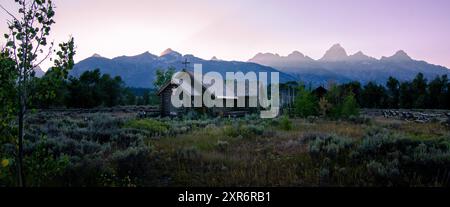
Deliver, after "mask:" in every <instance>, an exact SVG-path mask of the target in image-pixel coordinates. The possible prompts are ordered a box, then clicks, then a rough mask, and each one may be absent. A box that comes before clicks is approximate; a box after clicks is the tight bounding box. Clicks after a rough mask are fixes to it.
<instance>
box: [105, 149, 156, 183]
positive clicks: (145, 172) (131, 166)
mask: <svg viewBox="0 0 450 207" xmlns="http://www.w3.org/2000/svg"><path fill="white" fill-rule="evenodd" d="M150 153H151V151H150V149H149V148H148V147H131V148H128V149H126V150H124V151H117V152H115V153H114V154H113V155H112V156H111V163H112V166H114V169H115V172H116V176H117V177H118V178H119V181H121V180H124V179H127V178H129V179H131V181H132V182H138V180H145V179H146V178H148V177H149V175H150V174H149V171H150V170H151V168H150V164H151V162H152V160H151V154H150Z"/></svg>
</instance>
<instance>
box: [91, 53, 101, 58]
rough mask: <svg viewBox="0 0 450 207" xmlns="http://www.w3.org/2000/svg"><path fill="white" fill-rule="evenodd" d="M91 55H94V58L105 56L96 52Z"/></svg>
mask: <svg viewBox="0 0 450 207" xmlns="http://www.w3.org/2000/svg"><path fill="white" fill-rule="evenodd" d="M91 57H94V58H103V56H101V55H99V54H97V53H94V54H93V55H92V56H91Z"/></svg>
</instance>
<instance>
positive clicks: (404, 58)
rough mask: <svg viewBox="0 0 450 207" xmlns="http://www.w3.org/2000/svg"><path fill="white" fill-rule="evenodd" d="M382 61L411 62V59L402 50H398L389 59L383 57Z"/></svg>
mask: <svg viewBox="0 0 450 207" xmlns="http://www.w3.org/2000/svg"><path fill="white" fill-rule="evenodd" d="M382 60H390V61H410V60H412V58H411V57H410V56H409V55H408V54H407V53H406V52H405V51H404V50H399V51H397V52H396V53H395V54H394V55H392V56H390V57H383V58H382Z"/></svg>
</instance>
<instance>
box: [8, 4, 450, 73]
mask: <svg viewBox="0 0 450 207" xmlns="http://www.w3.org/2000/svg"><path fill="white" fill-rule="evenodd" d="M12 2H13V0H0V3H1V4H2V5H4V6H5V7H6V8H10V9H14V4H13V3H12ZM55 3H56V4H57V7H58V8H57V10H56V11H57V15H56V19H55V20H56V22H57V24H56V25H55V27H54V28H53V30H52V38H51V39H54V40H55V41H56V42H60V41H63V40H66V39H67V37H68V36H69V35H73V36H74V37H75V40H76V44H77V50H78V55H77V57H76V59H77V60H81V59H84V58H86V57H89V56H91V55H92V54H94V53H99V54H100V55H102V56H105V57H110V58H112V57H115V56H120V55H136V54H140V53H143V52H145V51H149V52H151V53H154V54H159V53H161V52H162V51H163V50H164V49H166V48H169V47H170V48H172V49H174V50H176V51H179V52H181V53H183V54H194V55H197V56H199V57H202V58H205V59H209V58H211V57H212V56H217V57H218V58H220V59H225V60H243V61H246V60H248V59H249V58H251V57H252V56H254V55H255V54H256V53H258V52H273V53H279V54H280V55H287V54H289V53H291V52H292V51H294V50H298V51H300V52H302V53H304V54H306V55H309V56H310V57H312V58H315V59H318V58H320V57H321V56H322V55H323V54H324V52H325V51H326V50H327V49H328V48H329V47H331V45H333V44H334V43H340V44H341V45H342V46H343V47H344V48H346V49H347V52H349V53H356V52H358V51H359V50H361V51H363V52H364V53H366V54H368V55H371V56H373V57H376V58H380V57H381V56H390V55H392V54H394V53H395V52H396V51H397V50H400V49H403V50H405V51H406V52H407V53H408V54H409V55H410V56H412V57H413V58H415V59H419V60H426V61H428V62H430V63H434V64H439V65H444V66H447V67H450V12H449V9H450V1H449V0H226V1H225V0H221V1H219V0H189V1H186V0H178V1H177V0H127V1H119V0H114V1H111V0H76V1H72V0H55ZM6 18H7V16H6V15H5V14H4V13H3V12H2V13H0V19H1V20H2V21H1V22H0V23H1V24H0V32H1V33H4V32H6V23H5V22H6V21H5V20H6ZM1 43H2V44H4V40H3V39H2V40H1Z"/></svg>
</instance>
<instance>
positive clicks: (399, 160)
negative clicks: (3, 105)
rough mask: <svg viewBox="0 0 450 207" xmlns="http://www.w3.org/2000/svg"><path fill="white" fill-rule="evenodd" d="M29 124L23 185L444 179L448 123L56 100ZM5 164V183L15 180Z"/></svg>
mask: <svg viewBox="0 0 450 207" xmlns="http://www.w3.org/2000/svg"><path fill="white" fill-rule="evenodd" d="M27 132H29V133H28V134H27V135H26V139H25V140H26V142H25V143H26V144H25V146H26V148H25V153H26V154H28V156H26V160H25V163H26V165H25V166H27V167H26V169H25V170H26V171H25V172H26V173H27V177H26V181H27V183H28V185H30V186H128V187H134V186H214V187H215V186H219V187H220V186H449V185H450V180H449V179H450V131H449V129H448V128H447V126H445V125H443V124H441V123H438V122H430V123H415V122H407V121H402V120H396V119H387V118H384V117H380V116H378V117H352V118H349V119H345V120H331V119H325V118H317V117H311V118H309V119H290V118H288V117H285V116H283V117H280V118H278V119H273V120H263V119H259V118H258V116H256V115H248V116H246V117H243V118H210V117H206V116H205V117H203V116H195V115H191V114H189V115H186V116H185V117H184V118H175V119H169V118H165V119H160V118H138V116H137V114H136V113H135V112H133V111H132V110H131V111H127V110H123V111H115V110H111V111H110V112H108V111H107V110H106V111H105V110H103V111H95V110H85V111H82V110H81V111H77V110H75V111H74V110H72V111H71V110H67V111H64V110H62V111H39V112H35V113H34V114H32V115H30V117H29V119H28V129H27ZM5 148H7V146H5ZM10 148H11V149H9V150H10V151H11V154H14V150H15V149H14V147H13V146H11V147H10ZM5 150H8V149H5ZM31 152H33V153H31ZM9 166H10V168H2V179H1V180H2V185H8V184H10V183H13V182H14V176H12V175H13V174H14V170H15V169H14V167H13V166H14V165H13V163H10V164H9ZM5 169H6V170H5Z"/></svg>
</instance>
